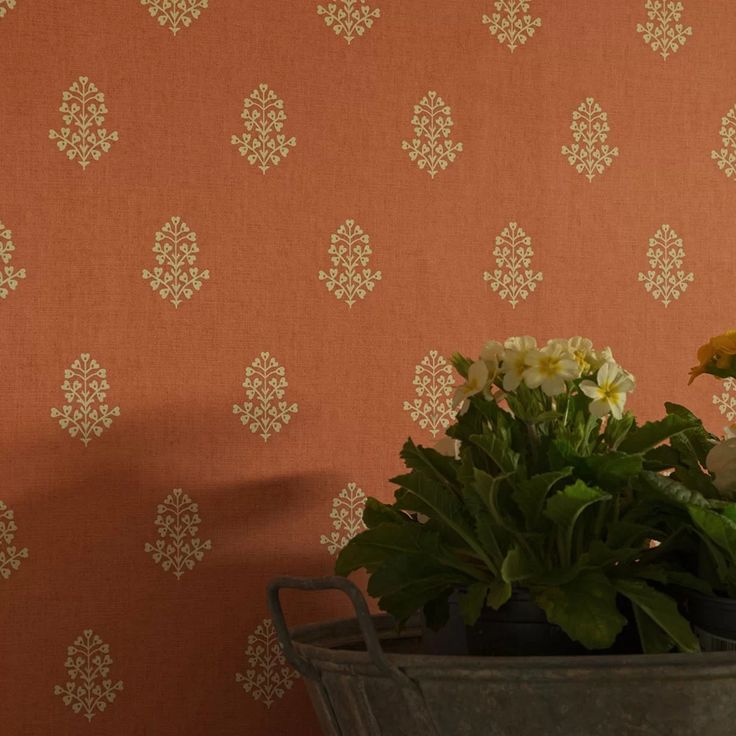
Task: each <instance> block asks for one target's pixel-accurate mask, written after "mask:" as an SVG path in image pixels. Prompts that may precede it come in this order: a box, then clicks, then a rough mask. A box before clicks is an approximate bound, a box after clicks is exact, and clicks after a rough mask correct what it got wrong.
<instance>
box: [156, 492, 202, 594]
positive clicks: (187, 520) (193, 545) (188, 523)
mask: <svg viewBox="0 0 736 736" xmlns="http://www.w3.org/2000/svg"><path fill="white" fill-rule="evenodd" d="M156 514H157V516H156V521H155V522H154V523H155V525H156V526H157V527H158V536H159V539H157V540H156V541H155V542H154V543H153V544H151V543H149V542H146V546H145V551H146V552H148V553H149V554H150V555H151V556H152V557H153V561H154V562H156V563H157V564H159V565H161V567H163V569H164V570H165V571H166V572H172V573H173V574H174V576H175V577H176V579H177V580H181V576H182V575H183V574H184V573H185V572H186V571H187V570H193V569H194V566H195V565H196V564H197V563H198V562H201V561H202V559H203V558H204V553H205V552H207V551H209V550H211V549H212V542H211V540H209V539H208V540H206V541H205V542H203V541H202V540H200V539H199V537H198V536H197V532H198V531H199V525H200V524H201V523H202V519H201V518H200V517H199V505H198V504H196V503H194V501H192V499H191V498H189V496H188V495H187V494H186V493H184V492H183V491H182V489H181V488H174V490H173V491H172V492H171V493H170V494H169V495H168V496H166V498H165V499H164V501H163V503H160V504H159V505H158V508H157V509H156Z"/></svg>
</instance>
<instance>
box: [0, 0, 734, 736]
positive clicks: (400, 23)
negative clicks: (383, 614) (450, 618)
mask: <svg viewBox="0 0 736 736" xmlns="http://www.w3.org/2000/svg"><path fill="white" fill-rule="evenodd" d="M346 12H348V13H350V15H349V16H348V17H347V18H346V16H345V15H344V14H345V13H346ZM735 31H736V8H734V6H733V2H732V0H685V1H684V2H670V1H669V0H667V1H666V2H662V1H661V0H618V1H617V2H611V1H610V0H587V1H586V2H561V1H560V0H556V1H555V0H463V1H462V2H458V1H457V0H455V1H453V0H400V1H398V0H337V2H328V1H327V0H322V2H321V3H320V2H318V0H309V1H306V0H305V1H304V2H302V1H301V0H299V1H297V0H211V1H210V2H208V0H55V1H54V2H51V1H50V0H46V1H45V2H39V1H38V0H37V1H36V2H33V0H0V70H2V74H1V75H0V220H1V221H2V225H0V259H1V260H2V264H0V378H1V380H0V385H1V386H2V390H1V391H0V417H2V428H1V429H0V500H1V501H2V504H0V691H1V692H2V697H0V731H2V733H3V734H7V735H8V736H36V735H38V736H46V735H50V734H53V736H65V735H67V734H68V735H71V734H77V733H79V732H80V729H83V730H85V731H87V730H89V732H90V733H92V732H94V733H97V734H109V735H115V736H122V735H123V734H125V736H129V735H130V734H152V735H153V734H155V736H175V735H176V736H185V735H191V736H195V734H196V735H197V736H198V735H199V734H217V735H218V736H228V735H232V736H235V735H236V734H238V735H240V734H250V735H252V736H256V735H262V736H266V735H268V736H277V735H282V734H283V735H288V734H292V733H294V732H295V731H296V730H298V732H299V733H300V734H302V735H303V736H307V734H310V735H311V734H316V733H317V726H316V723H315V720H314V718H313V717H312V715H311V711H310V709H309V706H308V703H307V699H306V695H305V692H304V687H303V683H301V682H300V681H299V680H296V679H295V678H294V673H293V672H292V671H291V670H290V668H289V667H288V666H286V665H285V664H284V663H283V660H282V659H281V655H280V652H279V650H278V647H277V646H276V644H275V641H274V639H273V631H272V629H271V625H270V621H269V620H268V612H267V610H266V607H265V597H264V586H265V584H266V582H267V581H268V580H269V579H270V578H271V577H272V576H274V575H275V574H278V573H296V574H311V575H315V574H325V573H327V572H329V570H330V569H331V565H332V561H333V558H334V554H335V553H336V551H337V550H338V549H339V547H340V546H341V545H342V544H344V542H345V540H346V539H347V538H348V537H349V536H350V535H352V534H354V533H355V532H356V531H357V530H358V529H359V528H360V508H361V505H362V503H363V499H364V496H365V495H366V494H375V495H378V496H380V497H383V498H388V495H389V493H390V492H391V491H390V488H389V487H388V484H387V483H386V481H385V479H386V478H388V477H389V476H391V475H393V474H395V473H396V472H397V471H398V470H399V460H398V449H399V447H400V444H401V442H402V441H403V440H404V439H405V437H406V436H407V435H409V434H411V435H413V436H414V438H415V439H416V440H417V441H419V442H423V443H432V442H435V441H437V440H439V439H440V438H441V436H442V433H443V428H444V427H445V426H446V424H447V422H448V421H451V418H452V416H451V410H450V398H451V394H452V392H453V385H454V378H453V376H452V373H451V371H450V369H449V367H448V365H447V361H446V358H447V356H448V355H449V354H450V353H451V352H452V351H453V350H462V351H466V352H468V353H471V354H476V353H477V350H478V348H479V346H480V345H481V343H482V342H483V341H484V340H485V339H487V338H498V339H503V338H505V337H506V336H508V335H511V334H526V333H531V334H535V335H536V336H538V337H539V338H542V339H545V338H547V337H551V336H560V335H570V334H583V335H586V336H588V337H590V338H592V339H593V340H594V341H595V342H596V344H610V345H611V346H612V347H613V348H614V351H615V354H616V356H617V358H618V360H619V361H620V362H621V363H622V364H623V365H624V366H625V367H626V368H627V369H629V370H631V371H632V372H633V373H634V374H635V375H636V376H637V379H638V388H637V392H636V394H635V396H634V397H633V400H632V405H633V407H634V409H635V410H637V411H638V412H639V413H640V414H641V415H643V416H652V415H655V414H658V413H659V412H660V411H661V405H662V402H663V401H664V400H665V399H672V400H676V401H680V402H682V403H685V404H687V405H689V406H691V407H692V408H694V409H695V410H697V411H698V412H700V413H701V414H703V416H704V417H705V418H706V420H707V422H708V423H709V424H710V425H711V426H712V427H713V428H718V427H720V425H721V424H724V423H726V420H727V419H728V420H732V419H733V418H734V415H736V383H734V382H730V383H726V384H725V385H724V386H723V387H722V388H723V390H724V393H720V391H721V386H720V385H718V388H714V387H715V386H716V385H717V384H715V383H711V384H709V383H708V382H707V381H705V380H703V381H702V382H700V381H698V382H696V383H695V384H694V385H693V386H691V387H689V388H688V387H687V385H686V383H687V371H688V368H689V367H690V366H691V365H692V363H693V359H694V351H695V348H696V347H697V345H699V344H701V343H702V342H703V341H704V339H705V338H706V337H707V336H708V335H711V334H715V333H717V332H720V331H723V330H725V329H727V328H730V327H733V324H732V318H731V316H730V308H731V304H732V298H733V270H734V252H735V251H734V248H735V244H736V218H735V217H734V197H735V196H736V189H735V182H736V112H735V111H734V110H735V109H736V108H735V107H734V106H735V105H736V71H734V70H735V69H736V50H734V45H733V37H734V32H735ZM713 391H718V393H717V394H716V395H715V396H713ZM286 603H287V608H288V610H289V611H290V614H291V619H292V621H293V622H295V623H298V622H303V621H306V620H310V619H315V618H317V617H327V616H334V615H336V614H342V613H343V612H344V611H345V608H344V606H343V605H342V603H341V602H340V601H337V600H333V599H331V598H329V596H327V597H326V599H322V598H319V597H317V598H313V597H309V596H301V597H299V596H296V595H295V596H293V597H287V600H286ZM87 720H89V721H90V723H89V724H87V723H86V721H87ZM295 724H298V726H297V725H295Z"/></svg>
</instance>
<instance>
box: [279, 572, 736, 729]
mask: <svg viewBox="0 0 736 736" xmlns="http://www.w3.org/2000/svg"><path fill="white" fill-rule="evenodd" d="M284 588H296V589H299V590H327V589H335V590H341V591H343V592H344V593H345V594H346V595H348V596H349V598H350V600H351V601H352V603H353V606H354V608H355V612H356V618H354V619H348V620H341V621H329V622H325V623H320V624H311V625H308V626H300V627H299V628H297V629H294V630H293V631H289V630H288V628H287V625H286V622H285V620H284V614H283V610H282V607H281V603H280V600H279V591H280V590H282V589H284ZM268 597H269V606H270V608H271V614H272V617H273V621H274V626H275V628H276V630H277V632H278V635H279V639H280V641H281V644H282V646H283V648H284V653H285V655H286V657H287V658H288V660H289V662H290V663H291V664H292V665H293V666H294V667H295V668H296V669H297V670H298V671H299V672H300V673H301V674H302V675H304V676H305V678H306V682H307V687H308V689H309V693H310V697H311V699H312V703H313V705H314V708H315V710H316V712H317V715H318V717H319V720H320V723H321V725H322V730H323V733H324V734H325V736H733V734H734V732H735V731H736V652H715V653H708V654H665V655H603V656H579V657H454V656H431V655H423V654H418V653H417V652H419V650H420V639H421V629H420V628H419V627H418V626H413V627H409V628H406V629H404V630H403V631H402V632H401V633H397V631H396V628H395V624H394V621H393V619H391V618H390V617H389V616H385V615H379V616H371V615H370V612H369V610H368V606H367V605H366V602H365V599H364V598H363V596H362V594H361V593H360V591H359V590H358V588H357V587H356V586H355V585H353V584H352V583H351V582H350V581H348V580H346V579H344V578H317V579H304V578H278V579H276V580H274V581H273V582H272V583H271V585H270V586H269V591H268ZM295 732H296V731H295Z"/></svg>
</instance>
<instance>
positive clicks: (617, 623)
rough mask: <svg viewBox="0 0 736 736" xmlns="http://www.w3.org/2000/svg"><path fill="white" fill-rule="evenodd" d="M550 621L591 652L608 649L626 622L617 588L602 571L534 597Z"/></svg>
mask: <svg viewBox="0 0 736 736" xmlns="http://www.w3.org/2000/svg"><path fill="white" fill-rule="evenodd" d="M534 598H535V600H536V601H537V603H538V604H539V605H540V606H541V607H542V608H543V609H544V611H545V613H546V614H547V619H548V620H549V621H550V622H551V623H554V624H557V625H558V626H560V627H561V628H562V629H563V630H564V631H565V633H566V634H567V635H568V636H569V637H570V638H571V639H574V640H575V641H578V642H580V643H581V644H582V645H583V646H584V647H586V648H587V649H606V648H608V647H610V646H611V645H612V644H613V642H614V641H615V640H616V637H617V636H618V635H619V633H620V632H621V630H622V629H623V627H624V624H625V623H626V619H625V618H624V616H622V615H621V613H620V612H619V610H618V609H617V608H616V589H615V588H614V587H613V585H612V584H611V581H610V580H609V579H608V578H607V577H606V576H605V575H604V574H603V573H600V572H586V573H583V574H582V575H579V576H578V577H577V578H575V579H574V580H572V581H570V582H569V583H566V584H564V585H560V586H558V587H549V588H545V589H542V590H540V591H538V592H536V593H535V595H534Z"/></svg>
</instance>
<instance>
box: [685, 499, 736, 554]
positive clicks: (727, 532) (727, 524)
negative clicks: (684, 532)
mask: <svg viewBox="0 0 736 736" xmlns="http://www.w3.org/2000/svg"><path fill="white" fill-rule="evenodd" d="M688 511H689V512H690V518H691V519H692V520H693V521H694V522H695V525H696V526H697V527H698V529H700V530H701V531H702V532H703V533H704V534H705V535H706V536H707V537H708V538H709V539H711V540H712V541H713V542H715V543H716V544H717V545H718V546H719V547H720V548H721V549H722V550H723V551H724V552H726V553H727V554H728V559H729V561H730V563H731V564H732V565H733V564H736V521H733V519H730V518H728V517H727V516H724V515H723V514H719V513H717V512H715V511H711V510H710V509H707V508H703V507H701V506H690V507H689V508H688Z"/></svg>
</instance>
